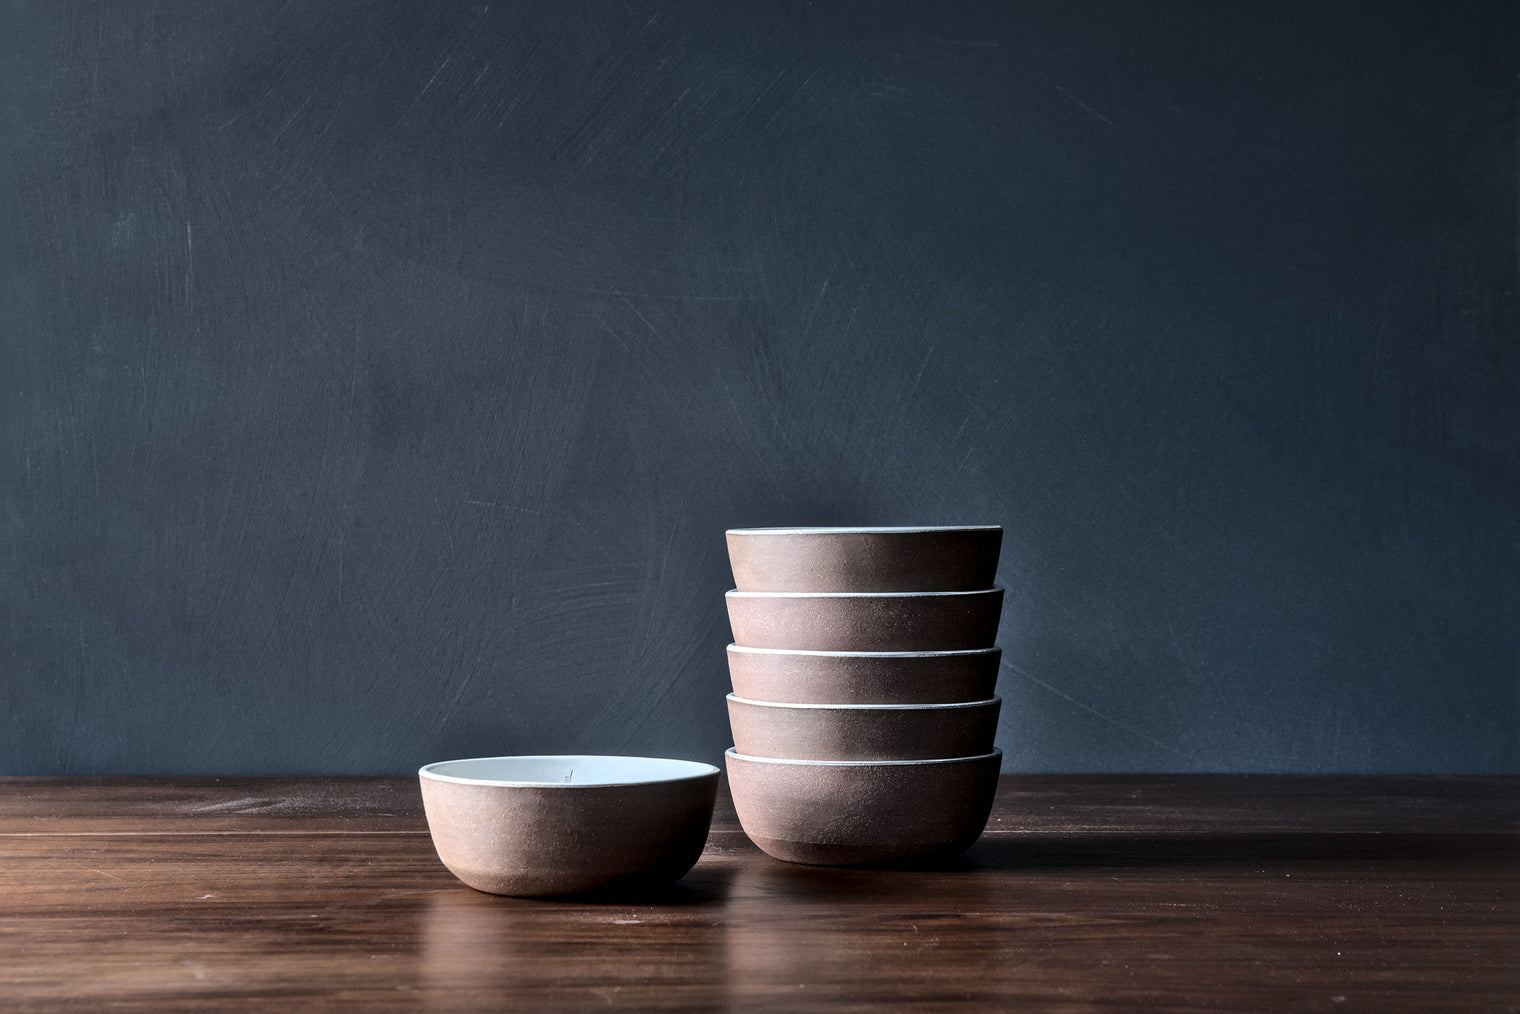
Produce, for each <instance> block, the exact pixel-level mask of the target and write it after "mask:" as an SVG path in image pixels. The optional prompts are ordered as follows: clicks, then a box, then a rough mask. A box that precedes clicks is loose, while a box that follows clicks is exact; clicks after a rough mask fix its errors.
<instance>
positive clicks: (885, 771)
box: [724, 750, 1003, 866]
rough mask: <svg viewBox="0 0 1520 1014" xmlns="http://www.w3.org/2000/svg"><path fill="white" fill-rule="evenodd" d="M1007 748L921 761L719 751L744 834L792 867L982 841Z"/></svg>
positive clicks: (938, 852) (892, 858) (932, 851)
mask: <svg viewBox="0 0 1520 1014" xmlns="http://www.w3.org/2000/svg"><path fill="white" fill-rule="evenodd" d="M1002 757H1003V752H1002V751H1001V750H993V751H992V752H991V753H986V754H982V755H981V756H979V757H952V758H943V759H939V760H919V761H800V760H768V759H764V758H760V757H746V756H743V755H741V754H739V753H737V752H736V751H734V750H729V751H728V753H727V754H726V755H725V758H724V759H725V760H726V761H727V764H728V783H729V787H730V789H732V790H733V796H734V809H735V810H736V811H738V814H739V824H740V826H741V827H743V828H744V833H745V834H747V835H749V837H750V839H751V840H752V841H753V842H754V843H755V844H756V845H758V846H760V848H761V849H762V850H763V851H765V852H766V853H767V854H768V855H771V856H773V857H775V858H777V859H782V860H785V861H786V862H790V863H810V864H813V865H818V866H855V865H859V864H863V863H888V862H901V861H904V860H914V859H924V858H928V857H933V856H949V855H955V854H956V853H959V852H962V851H964V850H965V849H966V848H967V846H969V845H970V844H971V843H972V842H974V841H976V839H977V838H978V837H980V836H981V833H982V829H983V828H984V827H986V826H987V816H988V814H989V813H991V811H992V797H993V794H994V793H995V792H996V791H997V782H998V768H999V766H1000V765H1001V763H1002Z"/></svg>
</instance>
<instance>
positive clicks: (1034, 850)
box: [920, 831, 1520, 871]
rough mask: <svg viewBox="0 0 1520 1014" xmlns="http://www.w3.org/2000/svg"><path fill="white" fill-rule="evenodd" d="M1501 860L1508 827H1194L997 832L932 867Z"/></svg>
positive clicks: (1512, 838)
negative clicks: (1201, 830) (1197, 830)
mask: <svg viewBox="0 0 1520 1014" xmlns="http://www.w3.org/2000/svg"><path fill="white" fill-rule="evenodd" d="M1484 856H1489V857H1492V858H1493V859H1495V860H1496V861H1514V860H1515V859H1516V858H1520V836H1516V835H1514V834H1507V833H1503V832H1476V833H1445V832H1419V833H1413V832H1404V831H1400V832H1388V833H1378V832H1366V831H1357V832H1347V833H1337V832H1314V833H1293V832H1266V833H1252V832H1243V833H1229V834H1220V833H1209V834H1189V833H1186V832H1177V833H1174V834H1124V833H1117V832H1111V833H1097V834H1028V835H1021V834H1007V833H1005V834H997V835H987V836H985V837H983V838H982V839H981V840H980V841H978V842H977V843H976V844H975V845H973V846H972V847H971V848H970V849H968V850H967V851H966V852H965V854H963V855H961V856H958V857H956V858H954V859H950V860H946V861H942V862H940V863H938V864H936V865H934V866H932V867H920V868H934V869H939V870H944V871H954V870H976V869H1000V870H1015V869H1039V868H1062V867H1075V868H1082V867H1103V868H1109V867H1120V868H1122V867H1155V866H1229V865H1241V864H1253V863H1261V862H1266V861H1278V860H1344V859H1355V860H1357V861H1359V862H1377V861H1405V862H1421V861H1446V860H1451V859H1454V858H1460V859H1467V860H1472V859H1480V858H1482V857H1484Z"/></svg>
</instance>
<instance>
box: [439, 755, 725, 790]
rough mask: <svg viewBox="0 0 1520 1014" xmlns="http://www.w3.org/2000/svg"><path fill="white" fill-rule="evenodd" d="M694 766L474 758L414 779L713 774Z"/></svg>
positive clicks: (657, 760) (478, 781)
mask: <svg viewBox="0 0 1520 1014" xmlns="http://www.w3.org/2000/svg"><path fill="white" fill-rule="evenodd" d="M717 771H718V769H717V768H715V767H713V766H712V765H711V764H703V763H701V762H700V761H688V760H672V759H670V758H666V757H602V756H583V755H559V756H556V755H545V756H537V757H474V758H471V759H469V760H451V761H439V762H437V763H436V764H428V765H425V766H424V767H423V768H422V769H421V770H420V771H418V772H417V773H418V774H420V775H421V776H422V777H424V778H436V779H439V780H440V781H445V782H462V783H465V784H469V785H562V786H572V787H574V786H589V785H642V784H648V783H650V782H674V781H679V780H681V779H682V778H699V777H701V776H703V775H711V774H716V773H717Z"/></svg>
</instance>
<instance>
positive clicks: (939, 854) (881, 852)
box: [745, 831, 981, 866]
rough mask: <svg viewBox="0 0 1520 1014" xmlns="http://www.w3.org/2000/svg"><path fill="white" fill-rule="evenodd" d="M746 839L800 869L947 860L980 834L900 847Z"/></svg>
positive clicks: (970, 844)
mask: <svg viewBox="0 0 1520 1014" xmlns="http://www.w3.org/2000/svg"><path fill="white" fill-rule="evenodd" d="M745 833H746V834H748V835H749V840H750V841H752V842H754V843H755V844H756V845H757V846H759V848H760V851H761V852H764V853H765V854H766V855H768V856H770V857H771V858H772V859H779V860H781V861H782V862H784V863H799V864H801V865H803V866H872V865H878V864H881V863H908V862H922V861H924V860H931V859H950V858H952V857H954V856H958V855H960V854H961V853H962V852H964V851H966V850H967V849H968V848H970V847H971V846H972V844H974V843H975V842H976V840H977V839H978V838H980V837H981V832H980V831H978V832H977V834H976V835H974V836H972V837H971V838H970V839H967V840H963V841H956V842H949V843H946V844H943V845H930V846H924V845H918V846H912V847H904V846H902V845H892V844H883V843H880V842H876V843H861V842H815V841H789V840H787V839H784V838H765V837H761V836H757V835H755V834H753V833H750V832H748V831H746V832H745Z"/></svg>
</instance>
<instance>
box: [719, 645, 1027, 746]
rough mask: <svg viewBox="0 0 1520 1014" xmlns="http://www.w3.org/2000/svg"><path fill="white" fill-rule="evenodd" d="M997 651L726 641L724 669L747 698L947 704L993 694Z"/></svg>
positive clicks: (789, 701)
mask: <svg viewBox="0 0 1520 1014" xmlns="http://www.w3.org/2000/svg"><path fill="white" fill-rule="evenodd" d="M1002 655H1003V649H1001V648H974V649H972V650H970V651H786V650H784V649H781V648H746V647H743V646H741V645H737V644H730V645H729V646H728V674H729V677H730V679H731V680H732V682H733V686H734V693H735V694H737V695H738V696H740V697H745V698H748V699H750V700H752V701H775V702H778V703H785V704H948V703H954V702H957V701H985V700H986V699H987V698H989V697H991V696H992V690H993V687H995V686H997V678H998V662H999V660H1000V659H1001V658H1002ZM740 752H741V753H742V752H743V751H742V750H741V751H740Z"/></svg>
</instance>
